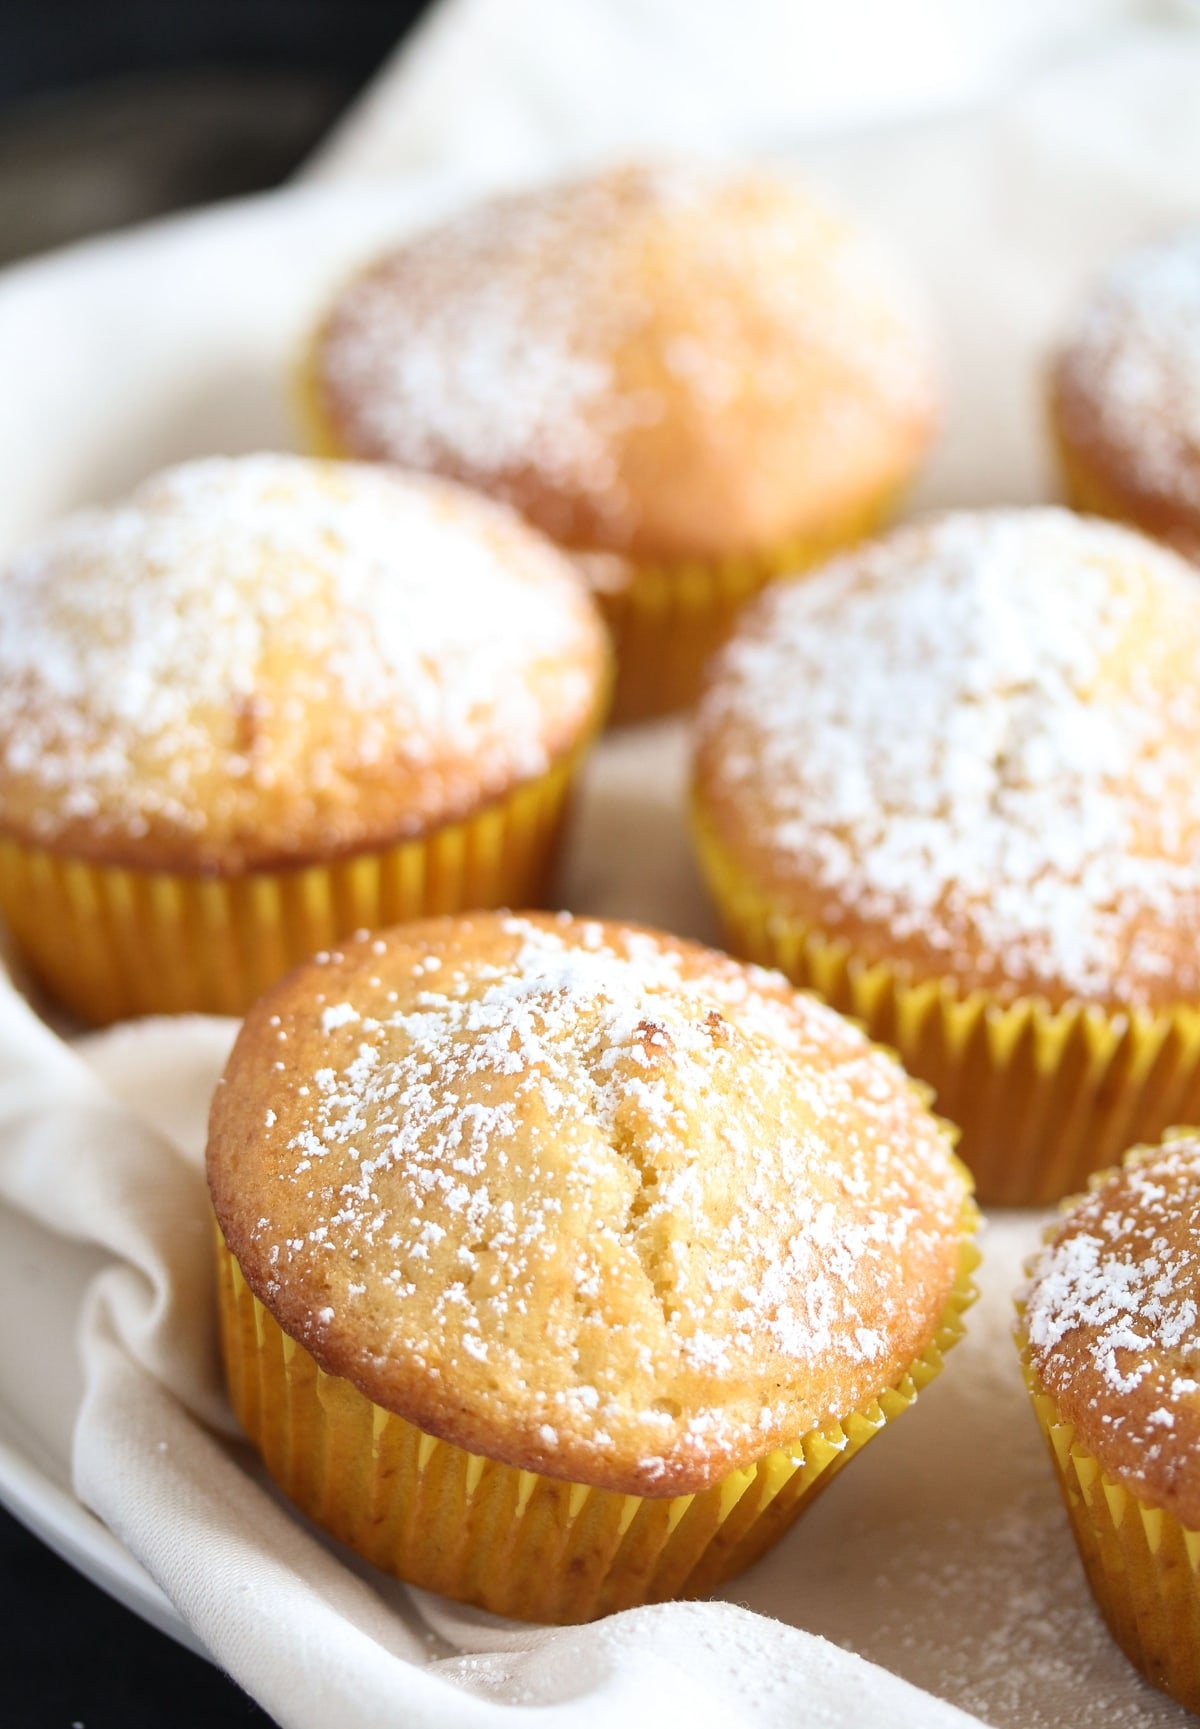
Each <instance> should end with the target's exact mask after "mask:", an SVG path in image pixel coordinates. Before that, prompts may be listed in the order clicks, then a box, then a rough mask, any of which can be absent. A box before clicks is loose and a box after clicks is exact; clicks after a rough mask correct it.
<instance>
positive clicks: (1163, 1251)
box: [1021, 1129, 1200, 1531]
mask: <svg viewBox="0 0 1200 1729" xmlns="http://www.w3.org/2000/svg"><path fill="white" fill-rule="evenodd" d="M1198 1220H1200V1134H1197V1132H1196V1131H1195V1130H1192V1129H1188V1130H1183V1131H1176V1133H1175V1135H1174V1136H1173V1137H1170V1138H1168V1139H1167V1140H1166V1141H1165V1142H1164V1143H1163V1145H1162V1146H1160V1147H1154V1148H1143V1149H1140V1150H1139V1151H1138V1152H1137V1153H1135V1154H1133V1155H1132V1156H1131V1157H1130V1159H1129V1160H1128V1161H1127V1162H1126V1164H1125V1165H1124V1166H1123V1167H1122V1168H1121V1169H1120V1170H1118V1171H1113V1172H1110V1173H1109V1174H1108V1175H1107V1176H1106V1177H1104V1178H1103V1179H1101V1180H1099V1181H1098V1184H1097V1186H1096V1187H1095V1188H1094V1189H1093V1190H1092V1192H1091V1193H1090V1194H1088V1195H1086V1196H1084V1197H1083V1198H1082V1199H1081V1200H1079V1201H1077V1202H1076V1203H1075V1204H1074V1205H1073V1206H1072V1207H1071V1209H1070V1211H1069V1212H1068V1214H1067V1216H1066V1218H1065V1220H1064V1221H1063V1222H1062V1223H1061V1224H1060V1225H1059V1226H1058V1228H1057V1229H1056V1230H1055V1231H1054V1233H1053V1235H1052V1236H1051V1237H1050V1240H1049V1242H1048V1244H1047V1246H1046V1248H1045V1249H1044V1250H1043V1252H1042V1253H1041V1255H1040V1256H1039V1257H1038V1258H1037V1260H1036V1261H1035V1262H1034V1264H1033V1266H1032V1268H1031V1279H1030V1284H1029V1287H1028V1289H1027V1291H1026V1292H1025V1294H1024V1312H1023V1317H1022V1322H1021V1331H1022V1334H1023V1343H1024V1345H1025V1347H1026V1349H1027V1351H1028V1355H1029V1359H1030V1362H1031V1364H1032V1366H1033V1368H1034V1370H1035V1372H1036V1375H1037V1378H1038V1380H1039V1381H1040V1382H1041V1384H1042V1386H1043V1387H1044V1388H1045V1389H1046V1391H1047V1392H1048V1393H1050V1394H1051V1396H1052V1397H1053V1399H1054V1401H1055V1403H1056V1405H1057V1406H1058V1409H1059V1413H1060V1415H1061V1416H1062V1417H1063V1418H1064V1419H1065V1421H1067V1422H1069V1423H1073V1424H1074V1425H1075V1430H1076V1439H1077V1441H1078V1442H1079V1443H1080V1444H1081V1445H1082V1446H1083V1447H1084V1448H1085V1449H1086V1450H1087V1451H1088V1452H1090V1453H1091V1454H1092V1455H1093V1457H1094V1458H1096V1459H1098V1460H1099V1462H1100V1464H1101V1466H1102V1468H1103V1469H1104V1470H1106V1471H1107V1472H1108V1473H1109V1475H1110V1476H1113V1477H1116V1478H1119V1479H1120V1480H1121V1481H1122V1482H1123V1483H1125V1484H1126V1485H1127V1486H1128V1487H1130V1488H1132V1489H1133V1490H1134V1492H1135V1493H1136V1494H1137V1495H1139V1496H1140V1497H1141V1498H1142V1499H1143V1500H1146V1501H1149V1502H1150V1503H1152V1504H1153V1505H1155V1506H1158V1507H1163V1508H1165V1509H1166V1510H1167V1511H1168V1512H1170V1513H1172V1514H1174V1516H1175V1517H1176V1518H1178V1519H1179V1520H1180V1521H1181V1522H1182V1523H1183V1524H1184V1525H1186V1526H1187V1527H1188V1528H1189V1529H1191V1530H1193V1531H1195V1530H1200V1311H1198V1310H1197V1294H1198V1293H1200V1226H1198V1224H1197V1221H1198Z"/></svg>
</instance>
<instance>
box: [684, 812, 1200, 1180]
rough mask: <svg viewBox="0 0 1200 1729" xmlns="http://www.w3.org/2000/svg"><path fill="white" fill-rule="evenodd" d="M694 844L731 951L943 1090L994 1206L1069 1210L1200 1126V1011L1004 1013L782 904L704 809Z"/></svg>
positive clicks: (1027, 1002)
mask: <svg viewBox="0 0 1200 1729" xmlns="http://www.w3.org/2000/svg"><path fill="white" fill-rule="evenodd" d="M694 830H695V836H696V844H697V848H698V851H699V855H700V860H701V864H702V867H703V870H704V874H705V876H706V878H707V881H708V884H709V887H710V889H711V891H712V894H713V897H714V899H715V901H716V904H717V908H718V912H719V915H720V918H721V921H722V924H723V926H724V929H725V933H726V938H727V941H728V944H729V947H730V948H731V949H732V950H733V952H734V953H736V954H739V955H742V956H744V957H745V958H746V959H748V960H752V961H757V962H758V963H759V964H760V965H762V966H770V967H775V968H778V969H779V971H781V972H783V973H786V975H787V976H788V978H789V979H791V980H792V981H793V983H795V984H797V985H800V986H802V987H805V988H807V989H809V990H813V991H815V992H817V994H818V995H820V996H822V997H824V998H825V1000H826V1001H827V1002H829V1003H830V1004H832V1006H833V1007H834V1008H836V1009H840V1010H841V1011H842V1013H844V1014H848V1015H851V1016H852V1017H853V1018H854V1019H856V1020H858V1021H860V1022H861V1023H862V1025H863V1026H864V1028H865V1029H866V1031H867V1032H868V1033H869V1034H870V1036H871V1038H872V1039H874V1040H876V1041H877V1042H878V1043H880V1044H884V1045H887V1046H890V1047H891V1048H892V1049H893V1050H894V1051H895V1052H896V1053H897V1055H898V1056H899V1057H900V1060H901V1061H902V1062H903V1064H904V1066H905V1068H906V1069H908V1071H909V1073H910V1074H912V1075H915V1076H917V1077H918V1078H919V1079H921V1080H923V1081H925V1082H926V1083H927V1084H928V1085H929V1086H930V1087H932V1089H933V1092H934V1096H935V1100H936V1104H937V1109H938V1112H939V1114H940V1115H941V1116H944V1117H948V1118H949V1119H950V1121H951V1122H953V1123H955V1124H957V1126H958V1128H959V1130H960V1133H961V1138H960V1140H959V1143H958V1151H959V1154H960V1156H961V1157H962V1159H963V1160H964V1161H965V1163H966V1164H967V1165H968V1166H969V1167H970V1169H971V1171H972V1172H973V1174H974V1177H975V1185H976V1191H977V1194H978V1197H979V1199H980V1201H981V1202H983V1203H984V1204H985V1205H991V1206H1043V1205H1047V1204H1049V1203H1052V1202H1054V1201H1057V1200H1059V1199H1061V1198H1062V1196H1063V1195H1066V1194H1070V1193H1072V1192H1073V1191H1075V1190H1077V1189H1080V1188H1082V1187H1083V1186H1084V1184H1085V1183H1086V1181H1087V1179H1088V1176H1089V1175H1090V1174H1091V1173H1092V1172H1093V1171H1096V1170H1099V1169H1103V1168H1105V1167H1106V1166H1109V1165H1111V1164H1113V1163H1114V1162H1115V1161H1116V1160H1117V1159H1119V1157H1120V1156H1121V1153H1122V1152H1123V1151H1124V1149H1125V1148H1126V1147H1128V1146H1129V1145H1130V1144H1131V1143H1132V1142H1135V1141H1152V1140H1156V1139H1157V1138H1158V1137H1159V1136H1160V1135H1161V1134H1162V1132H1163V1131H1164V1129H1166V1128H1167V1127H1169V1125H1170V1124H1172V1123H1177V1122H1182V1121H1187V1120H1190V1119H1192V1118H1200V1004H1197V1005H1194V1006H1193V1005H1190V1004H1181V1005H1178V1006H1176V1007H1173V1008H1168V1009H1163V1010H1160V1011H1158V1012H1155V1013H1149V1012H1139V1011H1133V1010H1130V1011H1121V1012H1115V1011H1110V1010H1106V1009H1104V1008H1102V1007H1099V1006H1097V1005H1094V1004H1088V1003H1081V1002H1071V1003H1067V1004H1065V1005H1064V1006H1063V1007H1062V1008H1057V1009H1056V1008H1052V1007H1051V1006H1050V1004H1048V1003H1047V1002H1045V1001H1044V1000H1043V999H1042V998H1040V997H1033V996H1029V997H1018V998H1017V999H1016V1001H1015V1002H1012V1003H1002V1002H999V1001H998V1000H997V999H996V998H995V997H994V996H993V995H992V994H991V993H990V992H988V991H985V990H975V991H963V990H961V989H960V987H959V986H958V984H957V983H956V982H955V981H954V980H953V979H952V978H940V979H927V980H923V981H921V982H919V983H918V982H914V981H913V980H912V979H911V977H909V975H908V973H907V972H906V970H905V969H904V968H903V967H902V966H899V965H893V964H891V963H889V962H887V961H876V962H871V961H868V960H866V959H865V958H864V957H862V956H861V955H858V954H856V953H855V951H854V949H853V948H852V946H851V945H850V944H849V943H848V942H846V941H844V940H842V939H834V938H830V937H828V936H826V935H825V934H824V933H823V932H822V931H821V930H819V929H817V928H815V927H814V926H812V925H809V924H807V923H805V922H804V921H803V920H801V919H798V918H795V917H794V916H792V915H790V914H789V913H787V912H786V911H784V910H783V909H781V908H780V907H778V906H777V905H776V904H774V903H773V902H772V900H771V898H770V897H769V896H768V895H766V894H763V893H762V892H761V891H759V890H758V889H756V888H755V887H754V886H753V885H751V884H750V883H749V881H748V880H747V879H746V878H745V876H744V874H743V872H742V871H741V869H740V867H739V866H738V865H737V864H735V863H734V862H733V860H732V859H731V858H730V856H729V854H728V852H727V851H726V849H725V848H724V846H723V844H722V843H721V842H720V841H719V840H718V839H717V837H716V835H715V834H714V832H713V829H712V827H711V824H710V823H709V822H708V820H707V818H706V817H705V815H704V813H703V811H702V810H700V809H699V808H698V807H697V808H696V810H695V811H694Z"/></svg>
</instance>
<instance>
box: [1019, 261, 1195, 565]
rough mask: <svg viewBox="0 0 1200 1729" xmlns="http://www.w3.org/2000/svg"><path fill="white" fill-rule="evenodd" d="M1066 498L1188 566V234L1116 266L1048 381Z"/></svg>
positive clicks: (1191, 317)
mask: <svg viewBox="0 0 1200 1729" xmlns="http://www.w3.org/2000/svg"><path fill="white" fill-rule="evenodd" d="M1050 416H1051V425H1052V430H1053V434H1054V438H1055V442H1056V444H1057V446H1058V452H1059V456H1060V459H1061V463H1062V469H1063V474H1064V477H1065V481H1066V489H1067V496H1068V497H1069V499H1070V500H1071V502H1072V503H1073V504H1075V505H1077V506H1078V507H1079V508H1080V509H1081V510H1091V511H1096V512H1097V513H1099V514H1100V515H1101V516H1115V517H1120V518H1123V519H1124V520H1125V521H1127V522H1131V523H1133V524H1135V525H1136V526H1137V527H1138V528H1142V529H1144V530H1145V531H1146V532H1147V533H1148V534H1154V535H1157V536H1159V537H1160V538H1161V539H1163V540H1167V541H1170V542H1171V543H1172V544H1173V545H1174V546H1176V547H1177V548H1178V549H1179V550H1180V551H1181V552H1183V553H1186V554H1187V555H1188V556H1189V557H1190V558H1198V557H1200V230H1197V229H1192V230H1189V231H1186V232H1184V233H1182V234H1173V235H1170V236H1168V237H1167V238H1165V239H1161V240H1158V241H1156V242H1154V243H1153V244H1151V245H1148V246H1143V247H1140V248H1139V249H1137V250H1136V251H1134V252H1130V253H1127V254H1126V255H1125V256H1124V257H1122V258H1120V259H1118V260H1117V262H1116V264H1115V265H1114V266H1113V267H1112V269H1111V270H1110V271H1109V272H1108V274H1107V275H1106V276H1105V277H1104V278H1103V279H1102V280H1101V281H1100V283H1099V284H1098V285H1097V286H1096V288H1095V289H1094V290H1093V292H1092V294H1091V295H1090V297H1089V298H1088V299H1087V301H1086V302H1085V303H1084V305H1083V307H1082V308H1081V310H1080V312H1079V313H1078V315H1077V317H1076V319H1075V322H1074V325H1073V327H1072V329H1071V330H1070V332H1069V334H1068V336H1067V338H1066V340H1065V342H1064V343H1063V345H1062V347H1061V349H1060V350H1059V353H1058V354H1057V356H1056V357H1055V360H1054V363H1053V366H1052V370H1051V377H1050Z"/></svg>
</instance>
